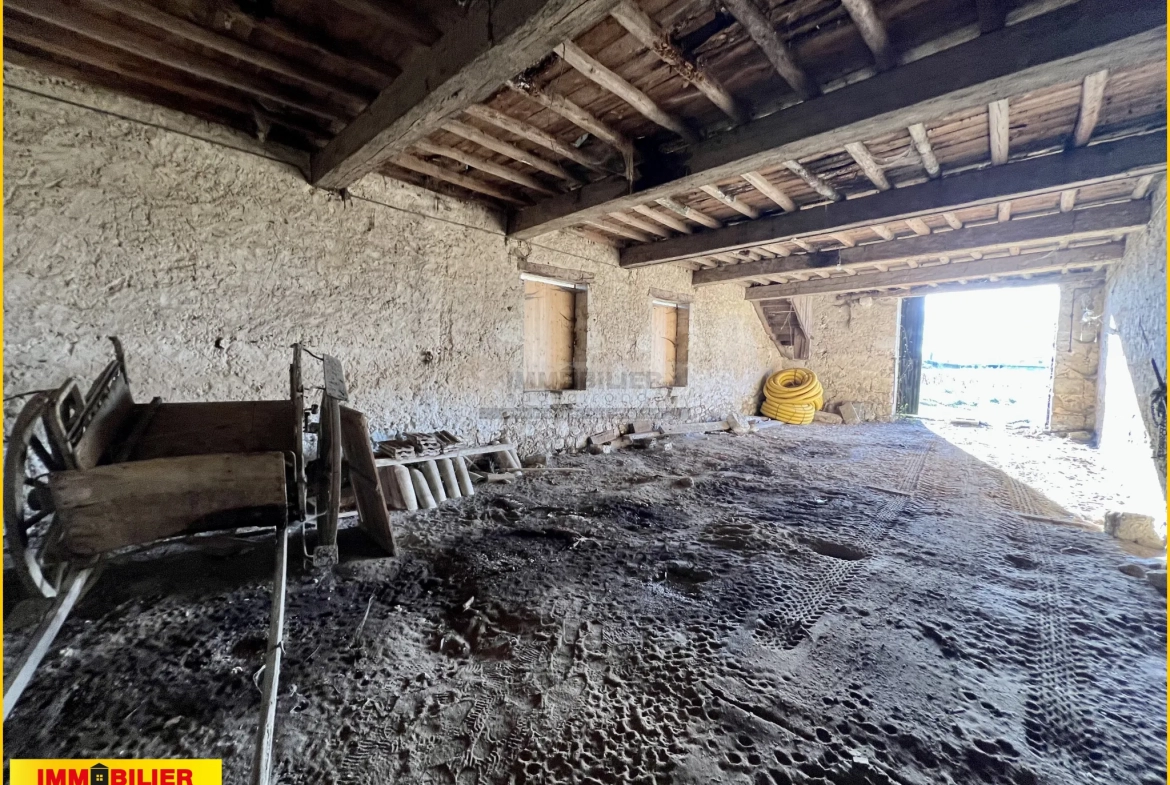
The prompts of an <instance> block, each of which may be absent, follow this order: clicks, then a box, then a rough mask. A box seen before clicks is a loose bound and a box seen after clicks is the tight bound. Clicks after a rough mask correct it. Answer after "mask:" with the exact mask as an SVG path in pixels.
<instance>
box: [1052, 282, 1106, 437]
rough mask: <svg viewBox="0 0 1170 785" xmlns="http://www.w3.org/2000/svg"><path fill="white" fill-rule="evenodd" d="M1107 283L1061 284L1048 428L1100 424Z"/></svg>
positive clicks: (1064, 430)
mask: <svg viewBox="0 0 1170 785" xmlns="http://www.w3.org/2000/svg"><path fill="white" fill-rule="evenodd" d="M1104 301H1105V286H1104V284H1103V283H1096V284H1094V283H1079V284H1061V286H1060V312H1059V315H1058V316H1057V318H1056V345H1055V351H1054V353H1053V368H1052V397H1051V399H1050V401H1049V412H1048V429H1049V430H1051V431H1055V432H1058V433H1062V434H1068V433H1073V432H1085V431H1093V430H1094V429H1095V428H1096V427H1097V366H1098V361H1099V359H1100V348H1101V342H1100V335H1101V314H1102V311H1103V309H1104Z"/></svg>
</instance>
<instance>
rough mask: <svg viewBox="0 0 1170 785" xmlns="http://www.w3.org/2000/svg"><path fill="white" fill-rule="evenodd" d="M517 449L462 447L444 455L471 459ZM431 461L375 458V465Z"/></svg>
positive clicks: (493, 446) (507, 446) (403, 464)
mask: <svg viewBox="0 0 1170 785" xmlns="http://www.w3.org/2000/svg"><path fill="white" fill-rule="evenodd" d="M514 449H515V447H514V446H513V445H511V444H506V443H505V444H478V445H473V446H471V447H460V448H459V449H457V450H451V451H450V452H445V453H443V457H444V458H454V457H461V458H470V457H471V456H474V455H490V454H492V453H497V452H504V451H510V450H514ZM425 460H429V458H428V457H426V456H415V457H412V458H375V459H374V463H375V464H376V465H377V466H378V467H379V468H381V467H383V466H405V465H407V464H411V463H419V462H420V461H425Z"/></svg>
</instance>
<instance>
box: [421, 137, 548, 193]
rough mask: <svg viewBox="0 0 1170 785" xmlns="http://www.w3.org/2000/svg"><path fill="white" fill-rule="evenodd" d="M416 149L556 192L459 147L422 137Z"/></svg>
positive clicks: (538, 181)
mask: <svg viewBox="0 0 1170 785" xmlns="http://www.w3.org/2000/svg"><path fill="white" fill-rule="evenodd" d="M413 148H414V149H415V150H418V151H419V152H421V153H424V154H426V155H439V156H442V157H444V158H450V159H451V160H452V161H458V162H459V163H461V164H463V165H464V166H470V167H471V168H472V169H478V170H480V171H481V172H487V173H488V174H490V175H493V176H495V177H499V178H500V179H501V180H507V181H508V182H511V183H515V184H516V185H520V186H523V187H524V188H529V189H531V190H533V191H536V192H537V193H542V194H553V193H556V192H555V191H554V190H553V189H551V188H549V187H548V186H547V185H545V184H544V183H542V182H541V181H540V180H537V179H536V178H535V177H532V176H530V175H527V174H524V173H523V172H518V171H516V170H515V169H510V168H508V167H507V166H504V165H503V164H498V163H496V162H495V161H489V160H487V159H486V158H480V157H479V156H478V155H472V154H471V153H468V152H466V151H464V150H460V149H459V148H457V147H449V146H448V145H445V144H435V143H434V142H431V141H429V140H427V139H420V140H419V141H417V142H415V143H414V145H413Z"/></svg>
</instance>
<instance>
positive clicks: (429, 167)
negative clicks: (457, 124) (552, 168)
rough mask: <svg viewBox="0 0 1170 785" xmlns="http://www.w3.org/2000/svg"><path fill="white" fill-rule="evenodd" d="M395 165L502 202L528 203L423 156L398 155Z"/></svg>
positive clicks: (394, 160)
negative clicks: (431, 161) (427, 159)
mask: <svg viewBox="0 0 1170 785" xmlns="http://www.w3.org/2000/svg"><path fill="white" fill-rule="evenodd" d="M391 163H393V164H394V165H395V166H401V167H402V168H403V169H408V170H410V171H412V172H417V173H419V174H425V175H426V176H427V177H433V178H435V179H436V180H442V181H443V182H445V183H451V184H452V185H457V186H459V187H460V188H466V189H467V190H468V191H474V192H475V193H477V194H483V195H484V196H490V197H491V198H492V199H498V200H499V201H501V202H510V203H511V204H528V203H527V202H525V201H524V200H523V199H520V198H518V197H515V196H513V195H512V194H510V193H508V192H507V191H503V190H501V189H499V188H497V187H496V186H494V185H492V184H491V183H489V182H486V181H484V180H480V179H479V178H476V177H471V176H469V175H466V174H462V173H460V172H455V171H452V170H451V169H447V168H446V167H443V166H438V165H436V164H433V163H430V162H429V161H424V160H422V159H421V158H416V157H415V156H413V155H405V154H404V155H397V156H395V157H394V158H393V160H392V161H391Z"/></svg>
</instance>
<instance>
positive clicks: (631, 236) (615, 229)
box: [586, 220, 654, 243]
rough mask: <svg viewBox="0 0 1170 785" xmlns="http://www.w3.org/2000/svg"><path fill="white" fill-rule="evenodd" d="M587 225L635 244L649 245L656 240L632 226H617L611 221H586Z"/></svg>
mask: <svg viewBox="0 0 1170 785" xmlns="http://www.w3.org/2000/svg"><path fill="white" fill-rule="evenodd" d="M586 223H588V224H589V225H590V226H592V227H594V228H597V229H601V230H602V231H603V232H609V233H610V234H613V235H617V236H618V237H624V238H626V239H627V240H634V241H635V242H639V243H648V242H650V241H651V240H653V239H654V236H653V235H650V234H646V233H645V232H640V231H638V230H637V229H634V228H633V227H631V226H623V225H622V224H615V223H610V222H609V221H601V220H596V221H586Z"/></svg>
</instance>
